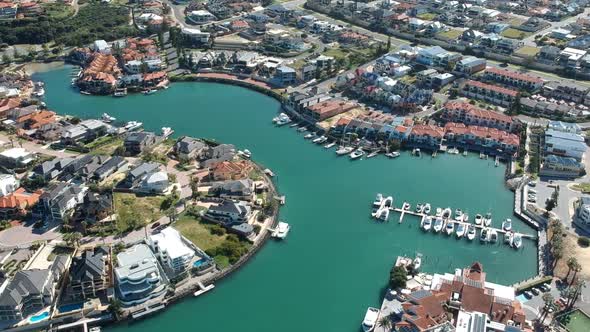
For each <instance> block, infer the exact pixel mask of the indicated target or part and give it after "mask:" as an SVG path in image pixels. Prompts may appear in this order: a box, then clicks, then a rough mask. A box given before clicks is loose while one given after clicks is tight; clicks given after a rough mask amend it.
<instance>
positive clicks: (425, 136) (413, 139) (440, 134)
mask: <svg viewBox="0 0 590 332" xmlns="http://www.w3.org/2000/svg"><path fill="white" fill-rule="evenodd" d="M444 136H445V131H444V128H442V127H439V126H434V125H424V124H420V125H415V126H414V127H412V131H411V132H410V135H409V136H408V143H409V144H410V145H416V146H426V147H432V148H436V149H438V147H439V146H440V144H441V143H442V140H443V138H444Z"/></svg>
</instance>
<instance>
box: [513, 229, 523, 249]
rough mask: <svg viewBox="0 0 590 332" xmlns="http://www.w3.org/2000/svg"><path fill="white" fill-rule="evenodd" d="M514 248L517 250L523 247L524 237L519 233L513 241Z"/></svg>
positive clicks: (515, 234)
mask: <svg viewBox="0 0 590 332" xmlns="http://www.w3.org/2000/svg"><path fill="white" fill-rule="evenodd" d="M512 246H513V247H514V248H515V249H519V248H520V247H522V235H521V234H519V233H514V238H513V239H512Z"/></svg>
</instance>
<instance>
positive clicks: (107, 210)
mask: <svg viewBox="0 0 590 332" xmlns="http://www.w3.org/2000/svg"><path fill="white" fill-rule="evenodd" d="M78 212H81V214H82V216H83V217H84V220H86V221H88V222H91V223H92V222H96V221H100V220H103V219H105V218H107V217H109V216H110V215H111V214H113V213H114V210H113V197H112V194H111V193H109V192H108V191H107V192H105V193H94V192H91V191H88V192H87V193H86V197H84V203H82V205H81V208H80V209H79V210H78Z"/></svg>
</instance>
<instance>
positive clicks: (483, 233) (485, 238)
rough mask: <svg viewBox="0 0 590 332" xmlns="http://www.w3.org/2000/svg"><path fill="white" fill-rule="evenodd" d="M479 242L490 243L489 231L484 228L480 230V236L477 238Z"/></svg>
mask: <svg viewBox="0 0 590 332" xmlns="http://www.w3.org/2000/svg"><path fill="white" fill-rule="evenodd" d="M479 241H480V242H488V241H490V231H489V230H488V229H487V228H486V227H484V228H482V229H481V234H480V236H479Z"/></svg>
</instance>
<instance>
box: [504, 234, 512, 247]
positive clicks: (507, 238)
mask: <svg viewBox="0 0 590 332" xmlns="http://www.w3.org/2000/svg"><path fill="white" fill-rule="evenodd" d="M513 239H514V233H512V232H506V233H504V243H505V244H507V245H509V246H512V240H513Z"/></svg>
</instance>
